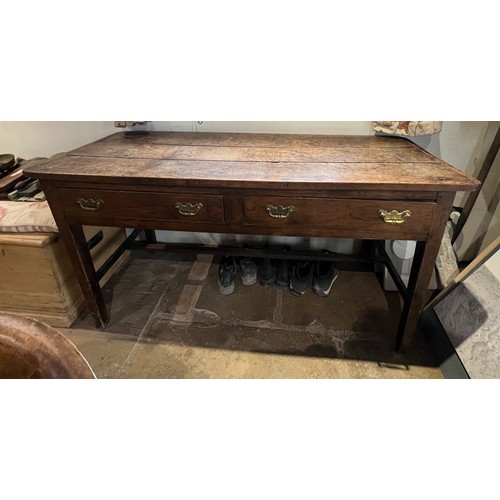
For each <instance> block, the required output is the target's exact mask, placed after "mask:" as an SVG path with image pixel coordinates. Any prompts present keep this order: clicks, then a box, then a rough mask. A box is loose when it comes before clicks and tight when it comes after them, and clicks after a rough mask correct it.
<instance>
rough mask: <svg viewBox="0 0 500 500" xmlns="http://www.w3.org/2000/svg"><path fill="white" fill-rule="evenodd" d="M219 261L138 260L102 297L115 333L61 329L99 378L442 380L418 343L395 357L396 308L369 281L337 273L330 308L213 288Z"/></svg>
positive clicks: (313, 300) (279, 295)
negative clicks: (228, 292)
mask: <svg viewBox="0 0 500 500" xmlns="http://www.w3.org/2000/svg"><path fill="white" fill-rule="evenodd" d="M217 267H218V266H217V259H215V260H213V261H212V256H208V255H199V256H198V257H192V256H191V257H189V256H179V255H178V254H177V255H173V254H144V253H140V252H138V253H132V254H131V256H130V258H129V260H128V261H127V263H126V264H125V265H124V266H123V267H122V269H121V270H120V271H119V272H118V273H117V274H116V275H115V276H114V277H113V278H112V279H111V280H110V282H109V283H108V284H107V285H106V286H105V288H104V296H105V301H106V303H107V305H108V308H109V310H110V311H111V319H110V322H109V325H108V326H107V328H106V329H105V330H104V331H99V330H96V329H95V328H94V327H93V325H92V322H91V321H90V318H88V317H87V316H85V315H84V316H83V317H81V318H80V319H79V320H78V321H77V322H76V323H75V324H74V325H73V327H72V328H70V329H59V330H60V331H62V332H63V333H64V334H65V335H66V336H68V337H69V338H70V339H71V340H72V341H73V342H74V343H75V344H76V345H77V347H78V348H79V349H80V351H81V352H82V354H84V356H85V357H86V358H87V360H88V361H89V363H90V364H91V366H92V367H93V369H94V371H95V373H96V375H97V376H98V378H441V377H442V375H441V371H440V370H439V368H438V367H437V365H436V362H435V359H434V356H433V353H432V352H431V350H430V348H429V347H428V346H427V344H426V342H425V341H424V339H423V337H422V336H421V335H420V334H417V336H416V338H415V340H414V342H413V344H412V345H411V346H410V347H409V348H408V349H407V350H406V351H405V352H404V353H401V354H396V353H395V352H394V350H393V345H394V334H395V330H396V326H397V321H398V318H399V314H400V300H399V298H398V295H397V294H396V293H394V292H384V291H383V290H382V288H381V286H380V284H379V282H378V279H377V277H376V276H375V275H374V274H372V273H356V272H341V273H340V275H339V278H338V279H337V281H336V282H335V284H334V287H333V289H332V292H331V294H330V296H329V297H328V298H320V297H317V296H316V295H315V294H314V293H313V292H312V290H308V291H307V293H306V294H305V295H304V296H302V297H295V296H293V295H292V294H291V293H290V292H289V291H288V290H283V289H280V288H276V287H262V286H260V285H259V284H255V285H252V286H243V285H242V284H241V281H239V279H238V280H237V283H236V290H235V292H234V293H233V294H232V295H228V296H223V295H221V294H220V293H219V292H218V288H217Z"/></svg>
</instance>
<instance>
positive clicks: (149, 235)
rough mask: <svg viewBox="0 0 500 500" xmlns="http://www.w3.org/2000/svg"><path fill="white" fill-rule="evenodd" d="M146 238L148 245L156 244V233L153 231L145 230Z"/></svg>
mask: <svg viewBox="0 0 500 500" xmlns="http://www.w3.org/2000/svg"><path fill="white" fill-rule="evenodd" d="M144 236H146V241H147V242H148V243H156V232H155V231H154V230H153V229H144Z"/></svg>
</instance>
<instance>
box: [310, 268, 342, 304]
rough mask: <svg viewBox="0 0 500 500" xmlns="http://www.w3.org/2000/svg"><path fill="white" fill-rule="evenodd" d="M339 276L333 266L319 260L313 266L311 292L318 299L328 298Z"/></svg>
mask: <svg viewBox="0 0 500 500" xmlns="http://www.w3.org/2000/svg"><path fill="white" fill-rule="evenodd" d="M338 275H339V271H338V269H337V268H336V267H335V264H334V263H333V262H331V261H328V260H320V261H318V262H316V264H315V265H314V277H313V292H314V293H315V294H316V295H318V296H319V297H328V294H329V293H330V290H331V289H332V285H333V283H334V282H335V280H336V279H337V277H338Z"/></svg>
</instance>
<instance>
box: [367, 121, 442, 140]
mask: <svg viewBox="0 0 500 500" xmlns="http://www.w3.org/2000/svg"><path fill="white" fill-rule="evenodd" d="M442 125H443V122H373V130H374V131H375V132H384V133H385V134H391V135H406V136H411V137H415V136H418V135H431V134H437V133H438V132H441V127H442Z"/></svg>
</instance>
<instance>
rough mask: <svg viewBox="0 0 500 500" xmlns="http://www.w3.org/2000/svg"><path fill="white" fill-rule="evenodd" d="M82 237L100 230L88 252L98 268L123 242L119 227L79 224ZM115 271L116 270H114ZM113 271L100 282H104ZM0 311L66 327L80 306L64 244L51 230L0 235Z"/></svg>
mask: <svg viewBox="0 0 500 500" xmlns="http://www.w3.org/2000/svg"><path fill="white" fill-rule="evenodd" d="M84 231H85V235H86V237H87V238H88V239H90V238H92V237H93V236H95V235H96V234H98V233H100V232H102V239H100V236H101V235H99V238H98V239H100V241H99V242H98V243H97V244H96V246H95V247H94V248H92V250H91V251H90V253H91V255H92V259H93V262H94V265H95V267H96V268H99V267H100V266H101V265H102V264H103V263H104V262H105V261H106V259H108V257H109V256H110V255H111V254H112V253H113V252H114V251H115V250H116V248H117V247H118V246H119V245H120V244H121V243H122V242H123V241H124V240H125V231H124V230H123V229H115V228H105V227H85V228H84ZM115 269H116V268H115ZM112 274H113V269H112V270H111V271H110V272H109V273H107V274H106V275H105V276H104V277H103V279H102V280H101V285H103V284H104V283H106V282H107V281H108V280H109V278H110V277H111V276H112ZM0 276H1V279H0V311H2V312H10V313H17V314H22V315H24V316H29V317H32V318H35V319H38V320H40V321H43V322H44V323H47V324H49V325H51V326H61V327H69V326H71V324H72V323H73V322H74V321H75V319H76V318H77V317H78V316H79V315H80V313H81V312H82V311H83V309H84V307H85V305H84V300H83V296H82V292H81V289H80V287H79V285H78V280H77V279H76V276H75V273H74V271H73V267H72V265H71V262H70V259H69V257H68V253H67V252H66V249H65V247H64V243H63V241H62V240H61V238H60V237H59V235H58V234H57V233H24V234H23V233H0Z"/></svg>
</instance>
